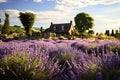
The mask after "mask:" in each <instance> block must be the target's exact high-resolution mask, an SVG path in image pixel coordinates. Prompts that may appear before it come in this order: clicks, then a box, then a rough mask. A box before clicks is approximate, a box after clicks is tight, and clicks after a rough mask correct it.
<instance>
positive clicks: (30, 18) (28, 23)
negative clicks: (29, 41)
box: [19, 12, 35, 36]
mask: <svg viewBox="0 0 120 80" xmlns="http://www.w3.org/2000/svg"><path fill="white" fill-rule="evenodd" d="M19 15H20V16H19V19H20V21H21V23H22V24H23V26H24V28H25V31H26V35H27V36H30V35H32V31H31V29H32V26H33V24H34V22H35V14H33V13H31V12H25V13H23V12H20V13H19Z"/></svg>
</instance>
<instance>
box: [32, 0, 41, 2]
mask: <svg viewBox="0 0 120 80" xmlns="http://www.w3.org/2000/svg"><path fill="white" fill-rule="evenodd" d="M33 1H34V2H37V3H38V2H42V0H33Z"/></svg>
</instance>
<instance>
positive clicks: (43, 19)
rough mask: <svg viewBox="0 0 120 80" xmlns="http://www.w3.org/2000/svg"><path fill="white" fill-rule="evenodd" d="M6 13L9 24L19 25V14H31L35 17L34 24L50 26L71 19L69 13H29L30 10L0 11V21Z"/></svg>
mask: <svg viewBox="0 0 120 80" xmlns="http://www.w3.org/2000/svg"><path fill="white" fill-rule="evenodd" d="M5 12H7V13H8V14H9V15H10V22H11V23H16V22H18V23H20V20H19V18H18V17H19V12H32V13H34V14H35V15H36V21H35V23H47V24H50V22H55V23H56V22H61V21H63V20H64V19H66V18H68V19H69V18H71V16H70V14H69V12H68V13H67V12H65V13H63V12H61V11H43V12H41V11H38V12H35V11H31V10H26V11H19V10H11V9H8V10H0V13H1V14H0V18H1V19H2V21H3V20H4V18H5V16H4V13H5Z"/></svg>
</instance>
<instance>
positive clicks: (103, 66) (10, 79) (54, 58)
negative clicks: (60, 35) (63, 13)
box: [0, 40, 120, 80]
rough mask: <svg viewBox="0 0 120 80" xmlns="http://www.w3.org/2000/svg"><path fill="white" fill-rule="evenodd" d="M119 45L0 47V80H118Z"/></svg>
mask: <svg viewBox="0 0 120 80" xmlns="http://www.w3.org/2000/svg"><path fill="white" fill-rule="evenodd" d="M119 46H120V42H119V41H109V40H108V41H99V40H96V41H90V40H57V41H53V40H43V41H39V40H21V41H11V42H6V43H3V44H0V80H1V79H2V80H120V51H119V50H120V47H119Z"/></svg>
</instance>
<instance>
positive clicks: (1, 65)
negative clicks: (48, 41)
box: [0, 53, 57, 80]
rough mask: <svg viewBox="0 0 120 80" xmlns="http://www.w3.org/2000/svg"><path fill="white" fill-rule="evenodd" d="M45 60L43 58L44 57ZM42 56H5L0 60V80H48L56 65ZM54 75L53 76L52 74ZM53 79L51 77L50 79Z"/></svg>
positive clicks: (22, 54) (19, 54) (16, 54)
mask: <svg viewBox="0 0 120 80" xmlns="http://www.w3.org/2000/svg"><path fill="white" fill-rule="evenodd" d="M44 58H45V57H44ZM44 58H42V56H39V57H38V55H35V54H26V53H14V54H13V55H11V54H7V55H5V56H4V57H3V58H2V59H1V60H0V79H3V80H48V79H49V80H50V78H49V75H52V72H50V71H51V70H52V69H56V68H57V65H55V64H56V63H53V62H52V61H47V62H49V63H48V64H46V61H44V60H47V58H46V59H44ZM53 75H54V74H53ZM52 78H53V77H52Z"/></svg>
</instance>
